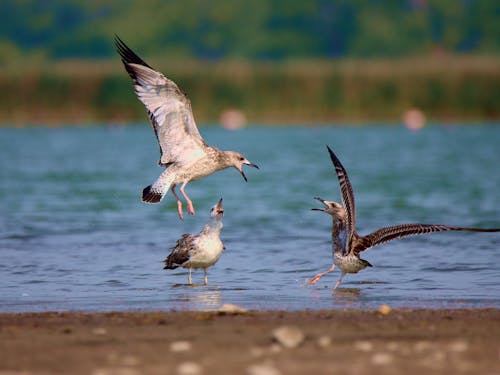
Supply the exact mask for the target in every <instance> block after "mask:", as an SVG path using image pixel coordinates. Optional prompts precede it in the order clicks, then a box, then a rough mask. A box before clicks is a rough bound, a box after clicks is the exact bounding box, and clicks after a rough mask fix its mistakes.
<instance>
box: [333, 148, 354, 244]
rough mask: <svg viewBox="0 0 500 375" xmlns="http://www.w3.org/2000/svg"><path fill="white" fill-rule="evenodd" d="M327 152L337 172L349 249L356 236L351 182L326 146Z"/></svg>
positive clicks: (338, 161)
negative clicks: (345, 214) (344, 212)
mask: <svg viewBox="0 0 500 375" xmlns="http://www.w3.org/2000/svg"><path fill="white" fill-rule="evenodd" d="M326 148H327V149H328V153H329V154H330V159H332V163H333V165H334V166H335V172H336V173H337V178H338V179H339V184H340V192H341V194H342V204H343V206H344V208H345V210H346V213H347V222H346V231H347V236H348V237H347V249H350V247H351V243H352V241H353V237H357V234H356V208H355V205H354V192H353V190H352V185H351V182H350V181H349V177H348V176H347V172H346V170H345V168H344V166H343V165H342V163H341V162H340V160H339V159H338V158H337V156H336V155H335V153H334V152H333V151H332V149H331V148H330V147H328V146H326Z"/></svg>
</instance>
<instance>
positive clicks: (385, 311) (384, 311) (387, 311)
mask: <svg viewBox="0 0 500 375" xmlns="http://www.w3.org/2000/svg"><path fill="white" fill-rule="evenodd" d="M391 311H392V308H391V306H389V305H385V304H384V305H380V307H379V308H378V312H379V313H381V314H382V315H387V314H390V312H391Z"/></svg>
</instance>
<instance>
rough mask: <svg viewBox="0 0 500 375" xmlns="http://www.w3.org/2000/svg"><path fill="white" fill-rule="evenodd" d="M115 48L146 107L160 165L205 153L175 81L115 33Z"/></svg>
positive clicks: (196, 157)
mask: <svg viewBox="0 0 500 375" xmlns="http://www.w3.org/2000/svg"><path fill="white" fill-rule="evenodd" d="M115 45H116V50H117V51H118V53H119V54H120V56H121V59H122V62H123V65H124V66H125V69H126V70H127V72H128V74H129V76H130V77H131V78H132V80H133V81H134V90H135V93H136V94H137V97H138V98H139V100H140V101H141V102H142V103H143V104H144V105H145V106H146V109H147V111H148V115H149V118H150V119H151V123H152V125H153V130H154V132H155V135H156V138H157V139H158V143H159V145H160V154H161V158H160V164H161V165H169V164H172V163H179V164H187V163H190V162H192V161H195V160H197V159H199V158H201V157H203V156H205V152H204V149H205V147H206V143H205V141H204V140H203V138H202V136H201V135H200V132H199V131H198V128H197V126H196V123H195V121H194V117H193V112H192V110H191V102H190V101H189V98H188V97H187V96H186V95H185V94H184V93H183V92H182V91H181V90H180V89H179V87H178V86H177V85H176V84H175V82H173V81H171V80H169V79H168V78H166V77H165V76H164V75H163V74H162V73H160V72H157V71H156V70H154V69H153V68H152V67H151V66H149V65H148V64H147V63H146V62H145V61H144V60H142V59H141V58H140V57H139V56H137V55H136V54H135V53H134V51H132V50H131V49H130V48H129V47H128V46H127V45H126V44H125V43H124V42H123V41H122V40H121V39H120V38H118V36H115Z"/></svg>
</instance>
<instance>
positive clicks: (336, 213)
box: [311, 197, 346, 220]
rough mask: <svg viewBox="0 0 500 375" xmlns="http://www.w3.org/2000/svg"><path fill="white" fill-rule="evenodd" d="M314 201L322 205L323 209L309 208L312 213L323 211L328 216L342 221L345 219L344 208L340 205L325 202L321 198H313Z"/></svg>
mask: <svg viewBox="0 0 500 375" xmlns="http://www.w3.org/2000/svg"><path fill="white" fill-rule="evenodd" d="M314 199H316V200H318V201H320V202H321V203H323V205H324V206H325V207H322V208H311V210H313V211H323V212H326V213H327V214H329V215H332V216H333V217H334V218H336V219H339V220H343V219H344V218H345V215H346V212H345V209H344V207H342V205H341V204H340V203H337V202H332V201H326V200H324V199H323V198H319V197H315V198H314Z"/></svg>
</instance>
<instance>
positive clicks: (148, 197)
mask: <svg viewBox="0 0 500 375" xmlns="http://www.w3.org/2000/svg"><path fill="white" fill-rule="evenodd" d="M174 180H175V175H174V174H173V173H172V172H171V171H170V169H169V168H167V169H166V170H165V171H164V172H163V173H162V174H161V175H160V177H158V179H157V180H156V181H155V183H154V184H152V185H149V186H146V187H145V188H144V190H143V191H142V201H143V202H145V203H159V202H160V201H161V200H162V199H163V197H164V196H165V195H166V194H167V192H168V190H169V189H170V187H171V186H172V183H173V182H174Z"/></svg>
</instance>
